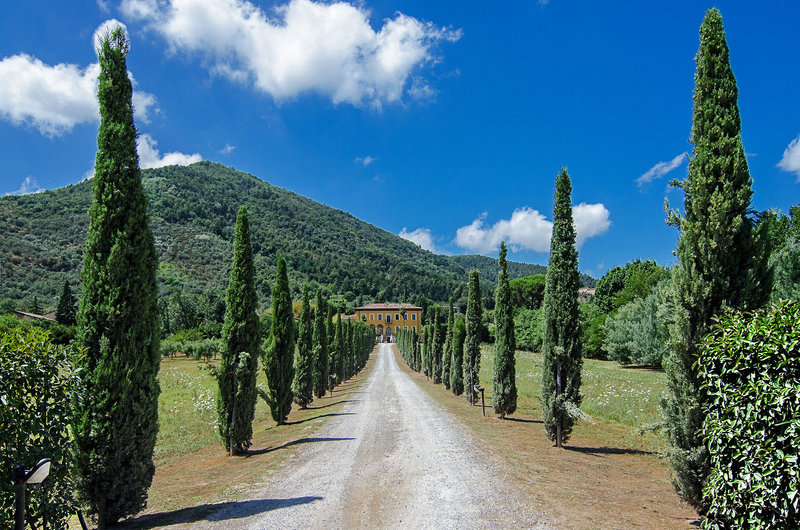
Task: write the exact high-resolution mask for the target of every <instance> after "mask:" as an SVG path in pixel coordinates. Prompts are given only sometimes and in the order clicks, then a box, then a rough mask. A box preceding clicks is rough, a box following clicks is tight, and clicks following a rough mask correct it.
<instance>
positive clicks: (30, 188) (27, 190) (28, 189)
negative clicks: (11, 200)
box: [5, 176, 44, 195]
mask: <svg viewBox="0 0 800 530" xmlns="http://www.w3.org/2000/svg"><path fill="white" fill-rule="evenodd" d="M43 191H44V188H42V187H41V186H39V184H38V183H37V182H36V180H35V179H34V178H33V177H30V176H27V177H25V180H23V181H22V184H21V185H20V187H19V189H18V190H16V191H9V192H8V193H6V194H5V195H28V194H31V193H41V192H43Z"/></svg>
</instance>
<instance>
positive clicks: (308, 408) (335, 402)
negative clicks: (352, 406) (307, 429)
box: [306, 399, 355, 410]
mask: <svg viewBox="0 0 800 530" xmlns="http://www.w3.org/2000/svg"><path fill="white" fill-rule="evenodd" d="M339 403H355V400H352V399H340V400H339V401H334V402H333V403H328V404H327V405H320V406H319V407H306V410H316V409H326V408H328V407H332V406H334V405H338V404H339Z"/></svg>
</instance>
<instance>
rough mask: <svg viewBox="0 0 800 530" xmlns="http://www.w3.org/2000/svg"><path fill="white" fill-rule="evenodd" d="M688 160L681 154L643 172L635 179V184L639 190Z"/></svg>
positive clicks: (684, 154)
mask: <svg viewBox="0 0 800 530" xmlns="http://www.w3.org/2000/svg"><path fill="white" fill-rule="evenodd" d="M687 159H688V155H687V154H686V153H681V154H679V155H678V156H676V157H675V158H673V159H672V160H670V161H669V162H659V163H658V164H656V165H654V166H653V167H651V168H650V169H648V170H647V171H645V172H644V173H643V174H642V175H641V176H640V177H639V178H637V179H636V184H637V185H638V186H639V187H640V188H641V187H642V186H643V185H644V184H646V183H648V182H652V181H654V180H656V179H659V178H661V177H663V176H664V175H666V174H667V173H669V172H670V171H672V170H673V169H675V168H676V167H678V166H680V165H681V164H683V161H684V160H687Z"/></svg>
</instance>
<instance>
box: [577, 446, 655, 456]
mask: <svg viewBox="0 0 800 530" xmlns="http://www.w3.org/2000/svg"><path fill="white" fill-rule="evenodd" d="M563 449H566V450H567V451H575V452H576V453H583V454H587V455H594V456H600V455H658V454H660V453H657V452H655V451H643V450H641V449H623V448H620V447H580V446H573V445H565V446H564V447H563Z"/></svg>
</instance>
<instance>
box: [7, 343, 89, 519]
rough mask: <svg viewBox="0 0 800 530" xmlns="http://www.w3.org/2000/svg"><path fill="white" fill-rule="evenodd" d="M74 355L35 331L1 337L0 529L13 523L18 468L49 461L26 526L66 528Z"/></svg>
mask: <svg viewBox="0 0 800 530" xmlns="http://www.w3.org/2000/svg"><path fill="white" fill-rule="evenodd" d="M70 353H71V350H69V349H68V348H64V347H62V346H55V345H53V344H52V343H51V342H50V338H49V335H48V333H47V332H46V331H44V330H42V329H39V328H36V327H31V328H28V329H15V330H12V331H9V332H6V333H2V334H0V381H2V382H3V383H2V385H3V389H2V390H3V395H2V396H0V401H2V406H1V407H0V473H2V475H1V476H2V478H1V479H0V527H2V528H11V527H12V526H13V524H14V523H13V521H14V513H15V509H14V496H15V492H14V483H13V482H12V481H11V477H10V475H9V471H10V470H11V469H12V467H14V466H15V465H17V464H19V465H24V466H25V467H31V466H33V465H34V464H35V463H36V462H38V461H39V460H40V459H42V458H50V460H51V464H50V465H51V467H50V475H49V476H48V477H47V479H45V481H44V482H42V483H41V484H39V485H36V486H30V487H28V491H27V495H26V498H27V516H26V519H27V521H28V524H30V525H31V526H33V525H35V527H37V528H41V527H45V528H67V519H68V518H69V516H70V514H72V513H75V507H74V504H73V499H72V489H73V487H72V481H71V479H70V474H71V467H72V463H71V459H70V446H71V442H70V436H69V430H68V427H69V423H70V416H71V408H70V400H71V395H72V392H74V391H75V390H76V389H77V388H78V386H77V385H78V379H77V378H76V377H75V372H74V370H73V367H72V364H71V363H70Z"/></svg>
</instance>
